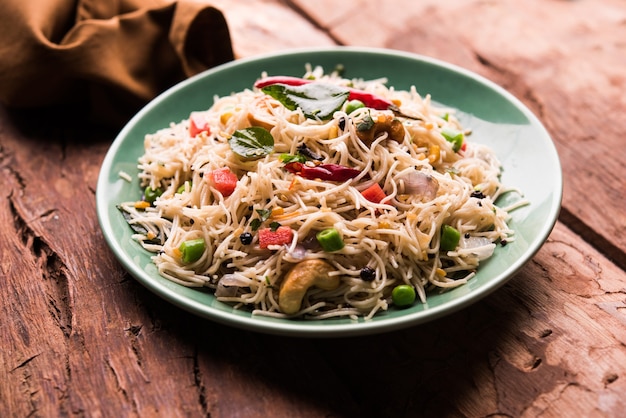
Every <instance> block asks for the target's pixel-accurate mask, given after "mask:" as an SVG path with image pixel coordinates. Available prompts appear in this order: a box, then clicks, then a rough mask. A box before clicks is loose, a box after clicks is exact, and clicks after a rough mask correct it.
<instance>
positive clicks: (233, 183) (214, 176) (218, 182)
mask: <svg viewBox="0 0 626 418" xmlns="http://www.w3.org/2000/svg"><path fill="white" fill-rule="evenodd" d="M205 177H206V179H207V181H208V182H209V184H210V185H211V186H213V187H214V188H215V189H216V190H217V191H218V192H220V193H221V194H222V195H224V197H228V196H230V195H231V194H233V192H234V191H235V188H236V187H237V180H238V179H237V176H236V175H235V173H233V172H232V171H230V168H228V167H222V168H218V169H217V170H212V171H209V172H208V173H207V174H206V176H205Z"/></svg>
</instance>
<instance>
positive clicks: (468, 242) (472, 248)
mask: <svg viewBox="0 0 626 418" xmlns="http://www.w3.org/2000/svg"><path fill="white" fill-rule="evenodd" d="M459 247H460V248H461V249H460V250H459V253H460V254H462V253H466V254H474V255H475V256H476V257H478V260H485V259H487V258H489V257H491V256H492V254H493V251H494V250H495V248H496V244H494V243H493V242H491V240H490V239H489V238H485V237H469V238H465V237H462V238H461V241H460V242H459Z"/></svg>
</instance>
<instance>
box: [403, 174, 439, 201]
mask: <svg viewBox="0 0 626 418" xmlns="http://www.w3.org/2000/svg"><path fill="white" fill-rule="evenodd" d="M398 180H400V187H399V188H398V189H399V190H398V191H399V192H400V193H402V194H413V195H418V196H422V197H423V198H424V199H425V200H427V201H429V200H433V199H434V198H435V197H437V191H438V190H439V182H438V181H437V179H436V178H434V177H433V176H430V175H428V174H425V173H422V172H421V171H412V172H410V173H408V174H405V175H403V176H402V177H400V178H399V179H398Z"/></svg>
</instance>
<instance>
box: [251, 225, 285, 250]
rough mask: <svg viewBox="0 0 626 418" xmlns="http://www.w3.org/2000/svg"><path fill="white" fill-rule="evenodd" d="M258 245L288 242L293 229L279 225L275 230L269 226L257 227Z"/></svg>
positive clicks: (264, 246)
mask: <svg viewBox="0 0 626 418" xmlns="http://www.w3.org/2000/svg"><path fill="white" fill-rule="evenodd" d="M258 234H259V246H260V247H261V248H267V247H268V246H269V245H283V244H289V243H290V242H291V240H292V239H293V230H292V229H291V228H290V227H288V226H279V227H278V228H276V230H275V231H272V229H271V228H262V229H259V232H258Z"/></svg>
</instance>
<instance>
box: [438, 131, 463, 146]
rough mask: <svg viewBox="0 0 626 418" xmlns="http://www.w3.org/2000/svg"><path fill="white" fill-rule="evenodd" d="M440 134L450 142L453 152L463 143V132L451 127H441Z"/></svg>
mask: <svg viewBox="0 0 626 418" xmlns="http://www.w3.org/2000/svg"><path fill="white" fill-rule="evenodd" d="M441 135H442V136H443V137H444V138H445V139H446V141H448V142H450V143H451V144H452V150H453V151H454V152H457V151H458V150H460V149H461V146H462V145H463V132H461V131H457V130H456V129H452V128H443V129H442V130H441Z"/></svg>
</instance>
